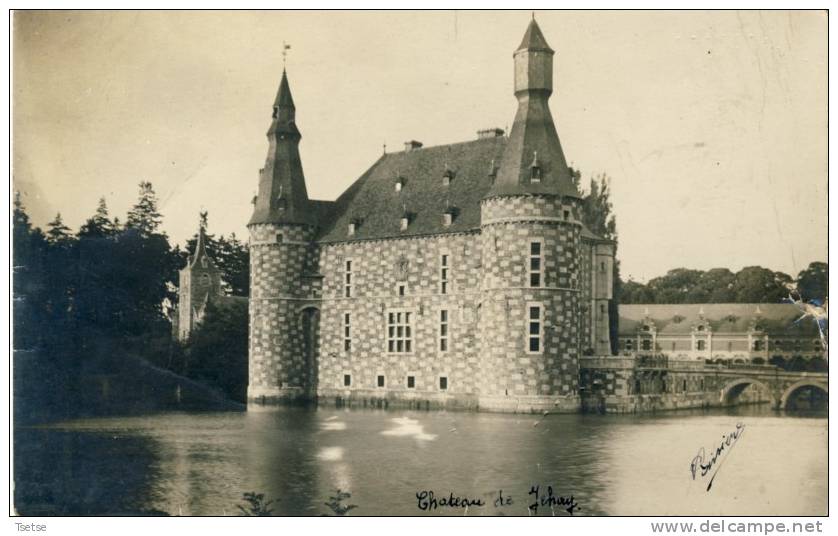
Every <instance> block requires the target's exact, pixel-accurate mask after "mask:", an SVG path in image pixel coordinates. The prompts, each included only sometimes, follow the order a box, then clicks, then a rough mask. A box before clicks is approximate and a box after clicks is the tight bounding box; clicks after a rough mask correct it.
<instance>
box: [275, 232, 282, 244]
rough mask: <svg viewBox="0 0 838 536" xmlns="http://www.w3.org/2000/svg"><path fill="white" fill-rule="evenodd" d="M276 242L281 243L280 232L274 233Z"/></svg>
mask: <svg viewBox="0 0 838 536" xmlns="http://www.w3.org/2000/svg"><path fill="white" fill-rule="evenodd" d="M276 243H277V244H282V233H276Z"/></svg>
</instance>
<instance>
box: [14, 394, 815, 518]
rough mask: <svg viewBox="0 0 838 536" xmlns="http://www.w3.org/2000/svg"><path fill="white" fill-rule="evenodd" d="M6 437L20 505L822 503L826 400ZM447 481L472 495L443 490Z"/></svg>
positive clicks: (95, 424) (67, 429)
mask: <svg viewBox="0 0 838 536" xmlns="http://www.w3.org/2000/svg"><path fill="white" fill-rule="evenodd" d="M737 424H740V429H739V430H742V432H740V434H739V435H738V436H737V437H736V438H735V439H733V440H728V443H729V445H727V446H726V447H725V449H724V450H723V452H722V453H721V454H720V456H718V458H717V459H716V460H715V462H714V463H713V464H712V467H711V468H710V470H709V471H708V475H706V476H705V477H702V476H701V471H700V469H699V470H698V471H697V474H696V478H695V479H693V476H692V472H691V470H690V467H691V463H692V462H693V460H694V459H695V458H696V456H697V453H698V452H699V449H700V448H702V447H703V448H704V449H705V453H706V454H705V458H704V462H705V463H709V462H710V458H711V454H713V453H714V452H715V449H716V448H717V447H718V446H719V445H720V444H721V443H722V442H723V438H724V437H730V436H729V434H731V433H734V432H736V431H737ZM741 426H744V428H741ZM14 449H15V451H14V462H15V468H14V474H15V506H16V508H17V510H18V512H20V513H22V514H29V515H68V514H69V515H100V514H138V513H148V514H154V513H166V514H170V515H238V514H239V511H238V509H237V505H239V504H242V495H243V493H246V492H256V493H262V494H264V495H265V498H266V500H272V501H274V502H273V503H272V504H271V505H270V508H271V509H272V510H273V514H274V515H321V514H327V513H331V511H332V510H331V509H330V508H329V507H327V506H326V505H325V504H324V503H326V502H327V501H328V500H329V499H328V498H329V497H330V496H333V495H335V491H336V490H337V489H341V490H343V491H345V492H348V493H350V494H351V496H350V497H349V498H348V499H344V500H343V501H342V503H341V504H343V505H349V504H353V505H357V507H356V508H354V509H352V510H351V511H350V512H349V514H350V515H464V514H465V515H527V514H528V513H529V512H531V511H530V510H528V507H529V506H530V505H532V504H533V503H536V502H542V503H543V505H540V506H539V507H538V509H537V511H536V513H537V514H538V515H553V514H555V515H568V511H567V510H568V508H567V505H568V504H569V502H568V501H569V498H570V496H571V495H572V497H573V498H572V501H573V503H575V504H576V505H578V506H577V507H575V508H571V509H572V510H574V512H573V513H574V515H585V514H588V515H591V514H594V515H603V514H606V515H634V514H643V515H664V514H681V515H720V514H723V515H732V514H742V515H825V514H826V513H827V419H826V415H825V414H817V415H808V416H806V415H800V414H798V415H791V414H781V413H775V412H773V411H772V410H770V409H769V408H767V407H765V406H750V407H739V408H735V409H731V410H716V411H679V412H667V413H659V414H656V415H642V416H631V415H628V416H625V415H621V416H616V415H615V416H610V415H609V416H604V415H549V416H546V417H541V416H530V415H504V414H487V413H448V412H415V411H382V410H378V411H365V410H343V409H323V408H320V409H305V408H281V409H275V410H271V411H263V412H247V413H233V412H227V413H166V414H158V415H151V416H143V417H120V418H96V419H86V420H76V421H69V422H64V423H57V424H52V425H48V426H39V427H19V428H17V429H16V430H15V434H14ZM714 473H715V477H714V479H713V484H712V487H711V489H710V490H709V491H707V484H708V483H709V479H710V478H711V476H712V475H713V474H714ZM533 486H538V487H539V491H538V499H542V501H539V500H537V499H536V495H535V494H534V493H530V492H531V491H533V488H532V487H533ZM548 486H550V487H551V488H552V489H551V490H548V489H547V487H548ZM551 491H552V495H553V496H554V497H555V498H556V499H555V500H552V501H551V500H550V499H549V496H550V495H549V494H550V492H551ZM422 492H433V497H434V499H436V503H435V504H436V506H437V508H436V509H433V508H432V506H433V505H434V503H432V502H431V501H429V498H430V497H431V495H430V494H427V493H426V494H425V495H424V497H425V500H424V501H419V500H418V499H417V493H420V495H421V494H422ZM451 494H453V496H454V497H455V502H456V501H457V499H456V498H461V499H462V500H468V501H471V506H469V507H468V509H465V508H463V507H462V506H453V507H451V506H447V505H443V504H441V503H444V502H447V501H448V500H449V499H450V498H451ZM501 494H502V496H503V499H500V496H501ZM559 497H561V498H563V500H564V503H562V502H560V500H559ZM442 499H445V501H443V500H442ZM499 499H500V500H499ZM544 499H546V501H544ZM476 501H479V502H482V503H483V505H480V504H478V503H477V502H476ZM496 502H498V503H499V504H498V505H497V506H496V505H495V504H496ZM422 505H423V506H424V507H425V508H426V509H424V510H423V509H421V508H420V506H422Z"/></svg>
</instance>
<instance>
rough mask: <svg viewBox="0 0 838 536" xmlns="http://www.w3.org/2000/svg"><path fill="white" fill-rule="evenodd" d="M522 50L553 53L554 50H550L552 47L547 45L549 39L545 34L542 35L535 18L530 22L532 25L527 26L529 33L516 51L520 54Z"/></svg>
mask: <svg viewBox="0 0 838 536" xmlns="http://www.w3.org/2000/svg"><path fill="white" fill-rule="evenodd" d="M520 50H533V51H542V52H550V53H552V52H553V49H552V48H550V45H548V44H547V39H545V38H544V34H543V33H541V28H539V27H538V23H537V22H535V18H533V19H532V20H531V21H530V25H529V26H527V31H526V33H524V38H523V39H522V40H521V44H520V45H519V46H518V48H517V49H516V50H515V52H518V51H520Z"/></svg>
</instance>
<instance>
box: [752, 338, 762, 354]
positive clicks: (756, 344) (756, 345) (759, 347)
mask: <svg viewBox="0 0 838 536" xmlns="http://www.w3.org/2000/svg"><path fill="white" fill-rule="evenodd" d="M754 351H755V352H761V351H762V341H754Z"/></svg>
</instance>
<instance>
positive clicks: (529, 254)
mask: <svg viewBox="0 0 838 536" xmlns="http://www.w3.org/2000/svg"><path fill="white" fill-rule="evenodd" d="M533 244H538V255H533V253H532V246H533ZM534 259H538V270H533V268H532V261H533V260H534ZM536 274H537V275H538V285H533V284H532V277H533V275H536ZM527 287H529V288H544V239H543V238H537V239H534V240H529V241H528V242H527Z"/></svg>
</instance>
